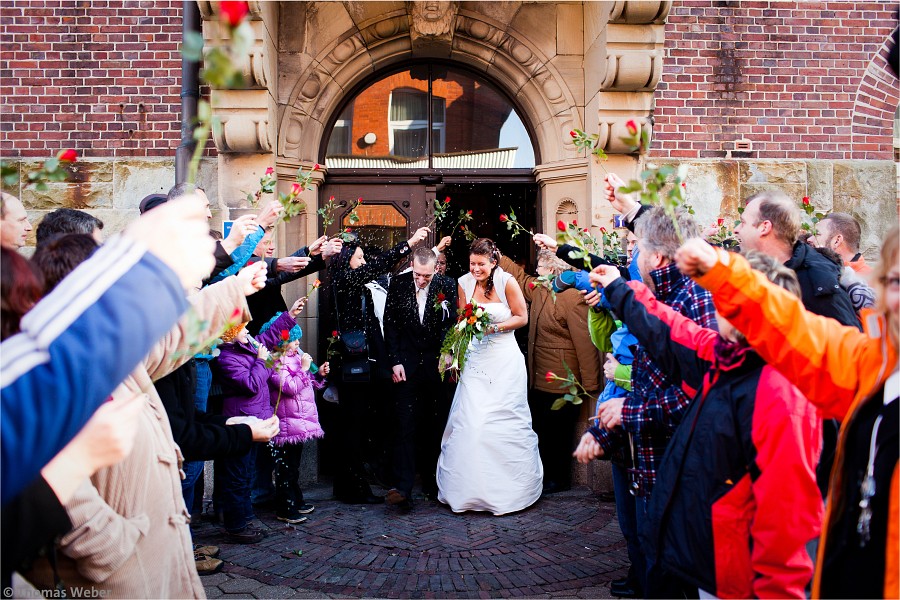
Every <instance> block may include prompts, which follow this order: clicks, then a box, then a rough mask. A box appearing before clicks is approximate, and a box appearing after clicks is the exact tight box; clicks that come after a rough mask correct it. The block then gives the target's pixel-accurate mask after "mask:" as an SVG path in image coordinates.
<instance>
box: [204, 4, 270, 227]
mask: <svg viewBox="0 0 900 600" xmlns="http://www.w3.org/2000/svg"><path fill="white" fill-rule="evenodd" d="M198 4H199V6H200V13H201V15H202V16H203V37H204V40H205V41H206V43H207V45H215V44H217V43H218V42H219V41H220V40H221V38H222V26H221V23H220V22H219V16H218V12H217V11H218V6H219V5H218V2H211V1H201V2H199V3H198ZM278 11H279V6H278V3H277V2H258V1H256V2H250V15H249V17H248V19H249V21H250V25H251V27H252V28H253V32H254V35H255V42H254V44H253V46H252V48H251V49H250V56H249V58H248V60H247V62H246V63H245V64H244V65H243V69H242V70H243V75H244V83H245V87H244V89H240V90H218V89H213V90H212V91H211V92H210V104H211V105H212V109H213V114H214V115H215V116H216V117H217V118H218V119H219V120H220V122H221V127H218V128H216V129H214V130H213V140H214V142H215V145H216V150H217V151H218V161H219V168H218V177H219V198H220V201H221V203H222V206H223V218H226V219H227V218H231V217H232V216H233V215H236V214H237V212H235V213H232V211H231V209H245V208H248V204H247V201H246V197H247V193H253V192H254V191H256V190H257V189H258V188H259V178H260V177H261V176H262V175H263V173H264V172H265V170H266V168H267V167H274V166H275V165H274V151H275V146H276V144H275V122H276V104H275V81H276V76H277V65H278V53H277V50H276V45H275V42H274V41H273V40H274V38H275V36H277V31H278ZM240 212H246V211H240Z"/></svg>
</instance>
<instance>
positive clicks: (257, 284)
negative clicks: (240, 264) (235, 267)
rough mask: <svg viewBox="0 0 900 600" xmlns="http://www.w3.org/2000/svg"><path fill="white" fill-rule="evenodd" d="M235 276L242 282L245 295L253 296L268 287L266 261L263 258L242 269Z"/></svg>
mask: <svg viewBox="0 0 900 600" xmlns="http://www.w3.org/2000/svg"><path fill="white" fill-rule="evenodd" d="M235 277H237V278H238V280H239V281H240V282H241V289H242V290H243V292H244V295H245V296H252V295H253V294H255V293H256V292H258V291H259V290H261V289H263V288H264V287H266V263H265V261H262V260H260V261H257V262H255V263H253V264H252V265H249V266H246V267H244V268H243V269H241V270H240V271H239V272H238V274H237V275H235Z"/></svg>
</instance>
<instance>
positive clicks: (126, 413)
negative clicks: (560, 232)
mask: <svg viewBox="0 0 900 600" xmlns="http://www.w3.org/2000/svg"><path fill="white" fill-rule="evenodd" d="M623 186H624V182H623V181H622V180H621V179H619V178H618V177H617V176H615V175H612V174H611V175H609V176H607V178H606V182H605V190H604V191H605V195H606V199H607V200H608V201H609V203H610V204H611V206H612V208H613V209H614V210H616V211H617V212H619V213H621V214H622V215H623V218H624V222H625V224H626V227H627V228H628V230H629V233H628V237H627V240H628V241H627V254H626V256H627V262H626V264H618V263H617V261H615V260H610V259H609V258H607V257H602V256H594V255H590V256H589V257H588V259H589V261H590V263H591V268H590V269H585V262H584V261H583V260H582V259H581V258H578V259H577V260H576V259H574V258H573V255H574V253H573V252H572V251H573V250H574V247H573V246H570V245H567V244H565V243H558V242H557V240H556V239H554V238H553V237H550V236H547V235H544V234H534V236H533V238H534V242H535V244H536V245H537V248H536V250H537V270H536V274H534V275H532V274H529V273H527V272H526V271H525V269H524V268H523V267H522V265H521V264H520V263H517V262H516V261H514V260H512V259H511V258H510V257H507V256H504V255H503V254H502V252H501V251H500V249H499V248H498V245H497V244H496V243H495V242H494V241H492V240H490V239H487V238H479V239H476V240H475V241H474V242H473V243H472V245H471V247H470V249H469V261H468V262H469V271H468V273H465V274H461V276H460V277H458V279H454V278H452V277H450V276H449V275H448V274H447V273H446V268H447V260H446V255H445V254H444V251H445V250H446V248H447V247H448V245H449V243H450V239H449V238H444V239H442V240H440V242H439V243H438V244H437V245H436V246H435V247H433V248H429V247H428V246H427V245H426V244H425V243H424V242H425V241H426V239H427V238H428V236H429V234H430V233H431V231H430V230H429V229H428V228H424V227H423V228H420V229H418V230H416V231H415V232H414V233H413V234H412V236H410V238H409V239H408V240H406V241H403V242H400V243H399V244H397V245H396V246H394V247H393V248H390V249H388V250H379V249H372V248H364V247H363V246H362V245H361V244H360V243H359V241H358V240H354V241H352V242H344V241H342V240H341V239H340V238H328V237H327V236H322V237H320V238H318V239H316V240H314V241H313V242H312V243H310V244H309V245H307V246H304V247H300V248H299V249H298V250H296V251H295V252H294V253H293V254H291V255H290V256H287V257H280V258H279V257H274V256H273V249H272V236H273V235H274V231H275V223H276V221H277V220H278V219H279V217H280V210H281V205H280V204H279V203H278V202H272V203H270V204H267V205H265V206H264V207H263V208H262V209H261V210H260V211H259V212H258V214H256V215H247V216H243V217H240V218H238V219H236V220H235V221H234V222H233V224H232V227H231V229H230V231H229V232H228V235H227V236H224V237H223V236H222V235H221V234H217V232H211V231H210V230H209V220H210V219H211V213H210V210H209V201H208V199H207V198H206V195H205V193H204V191H203V190H202V189H199V188H193V187H191V186H187V185H184V184H181V185H177V186H175V187H174V188H173V189H172V190H171V191H170V192H169V194H168V195H151V196H148V197H146V198H144V200H143V201H142V202H141V203H140V212H141V216H140V218H138V219H137V220H136V221H135V222H133V223H132V224H131V225H129V226H128V227H127V228H126V229H125V230H124V231H123V232H122V233H120V234H118V235H115V236H112V237H111V238H109V239H107V240H104V239H103V223H102V222H100V221H99V220H98V219H96V218H94V217H92V216H91V215H89V214H87V213H84V212H82V211H78V210H74V209H67V208H63V209H59V210H56V211H54V212H52V213H50V214H48V215H46V216H45V217H44V218H43V219H42V220H41V221H40V222H39V223H38V224H37V228H36V231H35V232H34V233H35V240H36V249H35V252H34V255H33V256H32V257H31V258H30V259H27V258H25V257H24V256H23V255H22V254H21V253H19V252H18V250H19V249H20V248H21V247H22V246H23V245H24V244H25V241H26V239H27V238H28V236H29V234H30V233H31V231H32V225H31V223H30V222H29V221H28V217H27V213H26V211H25V210H24V207H23V206H22V204H21V202H20V201H19V200H18V199H17V198H15V197H14V196H11V195H9V194H3V195H2V199H0V200H2V203H0V246H2V247H0V258H2V265H0V278H2V306H0V308H2V314H0V318H2V320H0V329H2V343H0V373H2V382H0V384H2V398H0V400H2V410H3V420H2V423H0V428H2V437H0V443H2V462H3V466H2V473H0V478H2V484H0V485H2V487H0V494H2V503H3V517H2V527H3V534H4V536H3V542H2V544H3V547H2V563H3V579H4V581H3V585H4V587H8V586H9V585H10V581H11V577H12V574H13V572H17V573H19V574H20V575H21V577H22V578H24V580H26V581H27V582H28V583H29V584H31V585H33V586H35V587H37V588H39V589H44V590H54V589H57V590H59V589H70V590H73V589H76V588H77V589H81V590H83V589H90V588H96V589H102V590H104V593H108V594H110V595H112V596H113V597H202V596H203V594H204V592H203V586H202V584H201V583H200V579H199V575H201V574H208V573H214V572H217V571H218V570H220V569H221V568H222V564H223V563H222V561H221V559H219V558H217V557H216V556H217V554H218V553H219V549H218V548H217V547H215V546H200V545H197V544H194V543H193V541H192V539H191V529H190V526H189V524H190V522H191V517H192V514H193V515H194V516H195V517H196V515H197V514H198V513H199V512H200V509H201V508H202V499H203V496H204V491H203V478H202V477H201V474H202V473H203V472H204V466H205V465H206V464H207V462H208V461H213V471H214V482H215V483H214V489H213V490H206V495H207V496H211V497H212V501H213V502H212V509H211V511H210V518H213V519H215V520H217V521H218V522H219V523H220V524H221V526H222V527H223V530H224V535H225V536H226V537H227V539H228V540H229V541H230V542H233V543H243V544H253V543H258V542H260V541H262V540H263V539H264V538H265V536H266V533H265V531H264V530H263V529H261V528H258V527H257V526H255V525H254V522H255V513H254V505H257V506H259V505H260V504H261V503H262V502H264V501H265V500H266V499H268V498H271V500H272V502H273V506H274V512H275V516H276V518H277V519H279V520H281V521H283V522H285V523H288V524H291V525H298V524H301V523H303V522H304V521H306V520H307V519H308V518H309V515H311V513H313V512H314V510H315V507H314V506H313V505H312V504H310V503H309V502H307V501H306V500H305V498H304V495H303V491H302V489H301V486H300V479H301V473H300V471H301V468H300V461H301V457H302V456H303V446H304V444H305V443H306V442H308V441H310V440H314V439H318V438H322V437H323V436H326V437H331V438H332V439H333V440H334V442H335V443H334V448H336V449H337V452H336V454H337V456H336V459H335V473H334V490H333V491H334V496H335V498H336V499H337V500H338V501H341V502H346V503H366V504H375V503H385V504H387V505H388V508H386V510H397V511H410V510H413V509H414V506H415V505H414V500H415V498H414V487H415V486H416V481H417V478H418V480H419V481H420V482H421V490H422V492H423V494H424V495H425V497H426V498H428V499H432V500H436V501H439V502H441V503H444V504H447V505H448V506H449V507H450V509H452V510H453V511H456V512H464V511H469V510H477V511H487V512H490V513H493V514H494V515H504V514H508V513H512V512H516V511H519V510H522V509H525V508H527V507H528V506H531V505H532V504H533V503H534V502H536V501H538V499H539V498H540V497H541V495H542V494H549V493H555V492H558V491H561V490H566V489H568V488H569V487H570V486H571V483H572V482H571V472H572V467H573V460H572V458H573V446H577V447H575V448H574V458H575V459H576V460H578V461H580V462H585V463H586V462H589V461H592V460H596V459H603V460H609V461H610V462H611V464H612V473H613V483H614V489H615V496H616V508H617V517H618V521H619V525H620V527H621V529H622V532H623V535H624V537H625V539H626V543H627V544H626V545H627V551H628V556H629V559H630V561H631V568H630V570H629V574H628V577H627V578H626V579H623V580H619V581H615V582H613V583H612V586H611V591H612V593H613V594H614V595H616V596H620V597H642V596H643V597H696V596H697V595H699V596H700V597H751V596H752V597H774V596H778V597H783V596H784V597H806V595H807V594H808V593H810V591H811V593H812V594H814V595H815V596H817V597H897V595H898V593H900V590H898V582H900V572H898V568H900V555H898V512H900V501H898V490H900V483H898V481H900V480H898V473H897V465H898V449H900V440H898V424H900V415H898V412H897V407H898V402H897V399H898V397H900V374H898V353H897V348H898V328H900V264H898V263H900V249H898V244H900V239H898V228H897V227H893V228H892V230H891V231H890V233H889V234H888V235H887V237H886V239H885V240H884V243H883V246H882V248H881V260H880V261H879V263H878V264H877V265H875V266H870V265H867V264H866V263H865V260H864V259H863V258H862V255H861V254H860V239H861V228H860V225H859V224H858V223H857V222H856V221H855V220H854V219H853V218H852V216H850V215H847V214H844V213H833V214H830V215H828V217H827V218H826V219H824V220H822V221H820V222H819V223H818V224H817V227H816V229H815V231H813V232H811V235H809V236H806V239H801V217H802V213H801V210H800V208H799V207H798V204H797V202H795V201H793V200H791V199H790V198H788V197H787V196H786V195H784V194H783V193H781V192H779V191H777V190H770V191H765V192H762V193H759V194H757V195H755V196H753V197H751V198H748V199H747V200H746V201H745V207H746V208H745V210H744V211H743V213H742V215H741V221H740V224H739V225H738V226H737V227H736V229H735V235H736V237H737V238H738V240H739V242H740V248H739V250H740V252H737V251H736V250H738V249H736V248H732V249H731V251H726V250H725V249H723V248H718V247H715V246H712V245H710V244H709V243H707V242H706V241H704V239H703V237H702V231H701V228H700V226H699V225H698V223H697V222H696V220H695V219H694V218H693V217H692V216H691V215H690V214H688V213H687V212H685V211H683V210H677V211H676V212H675V213H674V214H673V213H670V212H667V211H666V210H664V209H663V208H661V207H651V206H647V205H642V204H640V203H639V202H638V201H637V199H636V198H635V197H633V196H632V195H629V194H625V193H622V192H621V191H619V190H620V188H622V187H623ZM159 231H166V232H167V234H166V235H165V236H160V235H158V232H159ZM320 271H321V272H322V275H321V277H322V279H323V280H325V282H326V283H325V284H323V285H322V288H321V289H322V291H323V292H324V293H326V294H327V298H328V302H329V303H330V307H331V310H330V311H329V313H330V315H331V316H323V317H322V318H321V319H320V329H322V330H323V331H326V332H327V331H331V333H332V334H331V341H332V343H333V344H334V345H335V348H334V350H333V352H332V349H331V344H329V351H328V355H327V356H324V357H318V358H319V360H318V361H317V360H316V357H314V354H315V353H316V348H315V344H314V343H313V342H311V341H310V340H308V339H305V338H304V337H303V332H302V330H301V328H300V326H299V325H298V324H297V319H298V317H299V315H300V314H301V313H302V312H303V310H304V309H305V307H306V303H307V302H308V299H309V296H308V295H307V296H304V297H301V298H297V299H295V300H293V301H291V302H290V303H288V302H286V301H285V298H284V294H283V289H282V288H283V286H284V284H286V283H288V282H290V281H293V280H296V279H298V278H302V277H306V276H308V275H312V274H315V273H319V272H320ZM547 281H552V284H551V285H545V283H546V282H547ZM289 304H290V306H289ZM458 309H459V310H460V311H461V314H462V315H463V317H464V319H466V320H464V321H458V320H457V310H458ZM482 317H484V322H485V323H486V325H485V326H484V329H483V330H482V334H483V335H482V336H480V337H479V338H478V339H477V340H473V341H472V343H471V345H470V346H469V348H468V350H467V355H466V357H467V360H466V363H465V366H464V367H463V368H462V369H461V370H456V371H454V370H453V369H450V376H449V377H446V378H443V377H442V376H441V375H442V372H443V371H445V370H446V368H447V367H448V365H449V362H450V361H451V360H452V359H453V357H452V356H448V355H446V354H442V352H441V348H442V343H443V341H444V339H445V337H446V336H447V334H448V332H449V331H450V330H451V329H452V328H454V327H456V326H457V325H458V324H464V323H465V322H469V323H475V322H476V321H477V320H478V319H480V318H482ZM526 326H527V327H528V331H527V336H522V341H524V342H525V349H526V352H525V354H524V355H523V353H522V352H521V351H520V345H519V343H518V342H517V339H516V335H515V333H514V332H515V331H516V330H519V329H522V328H523V327H526ZM304 348H305V350H304ZM322 359H324V360H322ZM443 361H446V362H443ZM88 367H89V368H88ZM556 373H569V374H570V376H571V378H572V379H573V380H574V381H572V382H570V383H572V384H573V385H574V383H577V386H578V387H579V388H580V389H581V390H583V391H584V393H585V394H586V395H587V396H589V397H590V398H592V400H593V401H596V406H595V410H594V413H595V416H594V418H593V419H592V425H591V426H590V428H589V429H588V430H587V431H586V432H584V433H583V435H582V436H581V438H580V441H578V442H577V444H573V440H577V439H578V434H579V433H580V432H578V431H576V428H577V424H578V415H579V408H578V406H577V405H575V404H573V403H565V404H564V405H563V406H562V407H561V408H559V407H557V408H559V409H558V410H554V409H552V408H551V407H553V405H554V404H555V403H557V400H558V398H560V397H561V396H563V395H564V394H566V393H567V390H568V384H567V390H561V389H560V386H559V383H558V380H559V379H560V378H559V377H557V376H556V375H555V374H556ZM566 381H567V382H569V380H568V379H567V380H566ZM326 388H327V391H325V394H326V395H327V396H329V398H330V399H331V400H333V401H336V402H337V411H338V417H339V418H338V425H337V426H335V427H329V426H328V424H327V423H324V425H325V426H323V422H322V421H320V418H319V413H318V409H317V399H320V398H321V397H322V396H321V390H326ZM569 395H570V396H572V394H569ZM384 398H389V399H390V400H391V402H390V404H389V405H390V407H391V411H392V412H391V415H390V418H389V419H387V420H386V422H388V423H390V426H389V427H388V428H387V430H386V431H383V432H376V433H379V435H380V437H381V438H382V439H383V441H384V443H383V445H382V452H383V456H382V457H381V458H380V459H379V458H378V457H374V456H371V453H372V452H373V446H372V445H370V444H368V443H367V440H369V439H370V438H371V437H372V435H373V429H374V428H373V419H372V416H373V411H374V410H375V408H374V404H375V402H376V401H377V402H382V401H383V399H384ZM570 399H574V396H573V397H571V398H570ZM379 461H380V463H379ZM373 464H376V465H378V466H379V467H380V468H378V469H373V467H372V465H373ZM373 481H379V482H380V483H384V487H385V488H387V489H388V491H387V494H386V495H385V496H384V497H381V496H378V495H376V494H375V493H374V491H373V488H372V483H373ZM814 569H815V575H814Z"/></svg>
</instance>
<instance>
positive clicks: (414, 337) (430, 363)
mask: <svg viewBox="0 0 900 600" xmlns="http://www.w3.org/2000/svg"><path fill="white" fill-rule="evenodd" d="M438 294H444V299H445V301H446V303H447V311H446V313H445V312H444V311H443V310H438V309H437V308H435V303H436V299H437V295H438ZM456 297H457V293H456V282H455V281H454V280H453V279H451V278H449V277H445V276H444V275H438V274H436V275H435V276H434V278H433V279H432V280H431V284H430V286H429V288H428V296H427V298H426V299H425V315H424V320H423V322H419V306H418V304H417V303H416V296H415V284H414V283H413V274H412V271H410V272H408V273H403V274H402V275H398V276H397V277H394V279H393V280H392V281H391V287H390V288H389V289H388V296H387V304H386V305H385V307H384V341H385V344H386V345H387V353H388V362H389V363H390V365H391V366H392V367H393V366H394V365H401V364H402V365H403V369H404V371H405V372H406V376H407V378H409V377H411V376H412V375H413V374H414V373H415V372H416V370H418V369H419V368H424V369H426V370H428V371H431V372H432V373H433V374H434V376H435V377H437V375H438V370H437V367H438V362H437V361H438V354H439V353H440V349H441V344H442V343H443V341H444V336H445V335H446V334H447V330H449V329H450V328H451V327H452V326H453V325H455V324H456Z"/></svg>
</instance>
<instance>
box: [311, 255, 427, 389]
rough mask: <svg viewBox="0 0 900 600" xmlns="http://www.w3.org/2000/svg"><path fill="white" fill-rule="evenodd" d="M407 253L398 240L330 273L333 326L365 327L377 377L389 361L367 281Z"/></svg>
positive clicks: (386, 373)
mask: <svg viewBox="0 0 900 600" xmlns="http://www.w3.org/2000/svg"><path fill="white" fill-rule="evenodd" d="M408 255H409V244H407V243H406V242H401V243H399V244H397V245H396V246H394V247H393V248H391V249H390V250H388V251H387V252H383V253H381V254H380V255H378V256H376V257H375V258H373V259H372V260H371V261H369V262H367V263H366V264H364V265H362V266H361V267H359V268H357V269H351V268H349V267H344V268H339V269H336V270H335V271H334V272H333V273H332V282H331V286H330V289H329V290H328V291H329V292H330V293H331V298H332V306H334V309H335V311H336V320H337V327H336V329H337V330H338V331H339V332H340V333H341V334H343V333H345V332H349V331H360V330H365V332H366V341H367V343H368V346H369V358H370V359H372V360H373V361H374V363H375V364H373V365H372V368H373V369H374V370H375V372H376V373H377V374H378V375H379V376H380V377H390V371H391V366H392V365H388V364H387V363H388V362H389V361H388V357H387V349H386V348H385V345H384V336H383V335H382V333H381V325H380V324H379V323H378V317H376V316H375V308H374V307H375V303H374V302H373V301H372V292H370V291H369V289H368V288H367V287H366V284H367V283H369V282H370V281H374V280H375V279H377V278H378V277H379V276H380V275H383V274H384V273H387V272H388V271H390V269H391V267H393V266H394V265H395V264H396V263H397V262H398V261H399V260H400V259H401V258H403V257H404V256H408ZM363 298H365V299H366V303H365V304H366V310H365V312H363Z"/></svg>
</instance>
